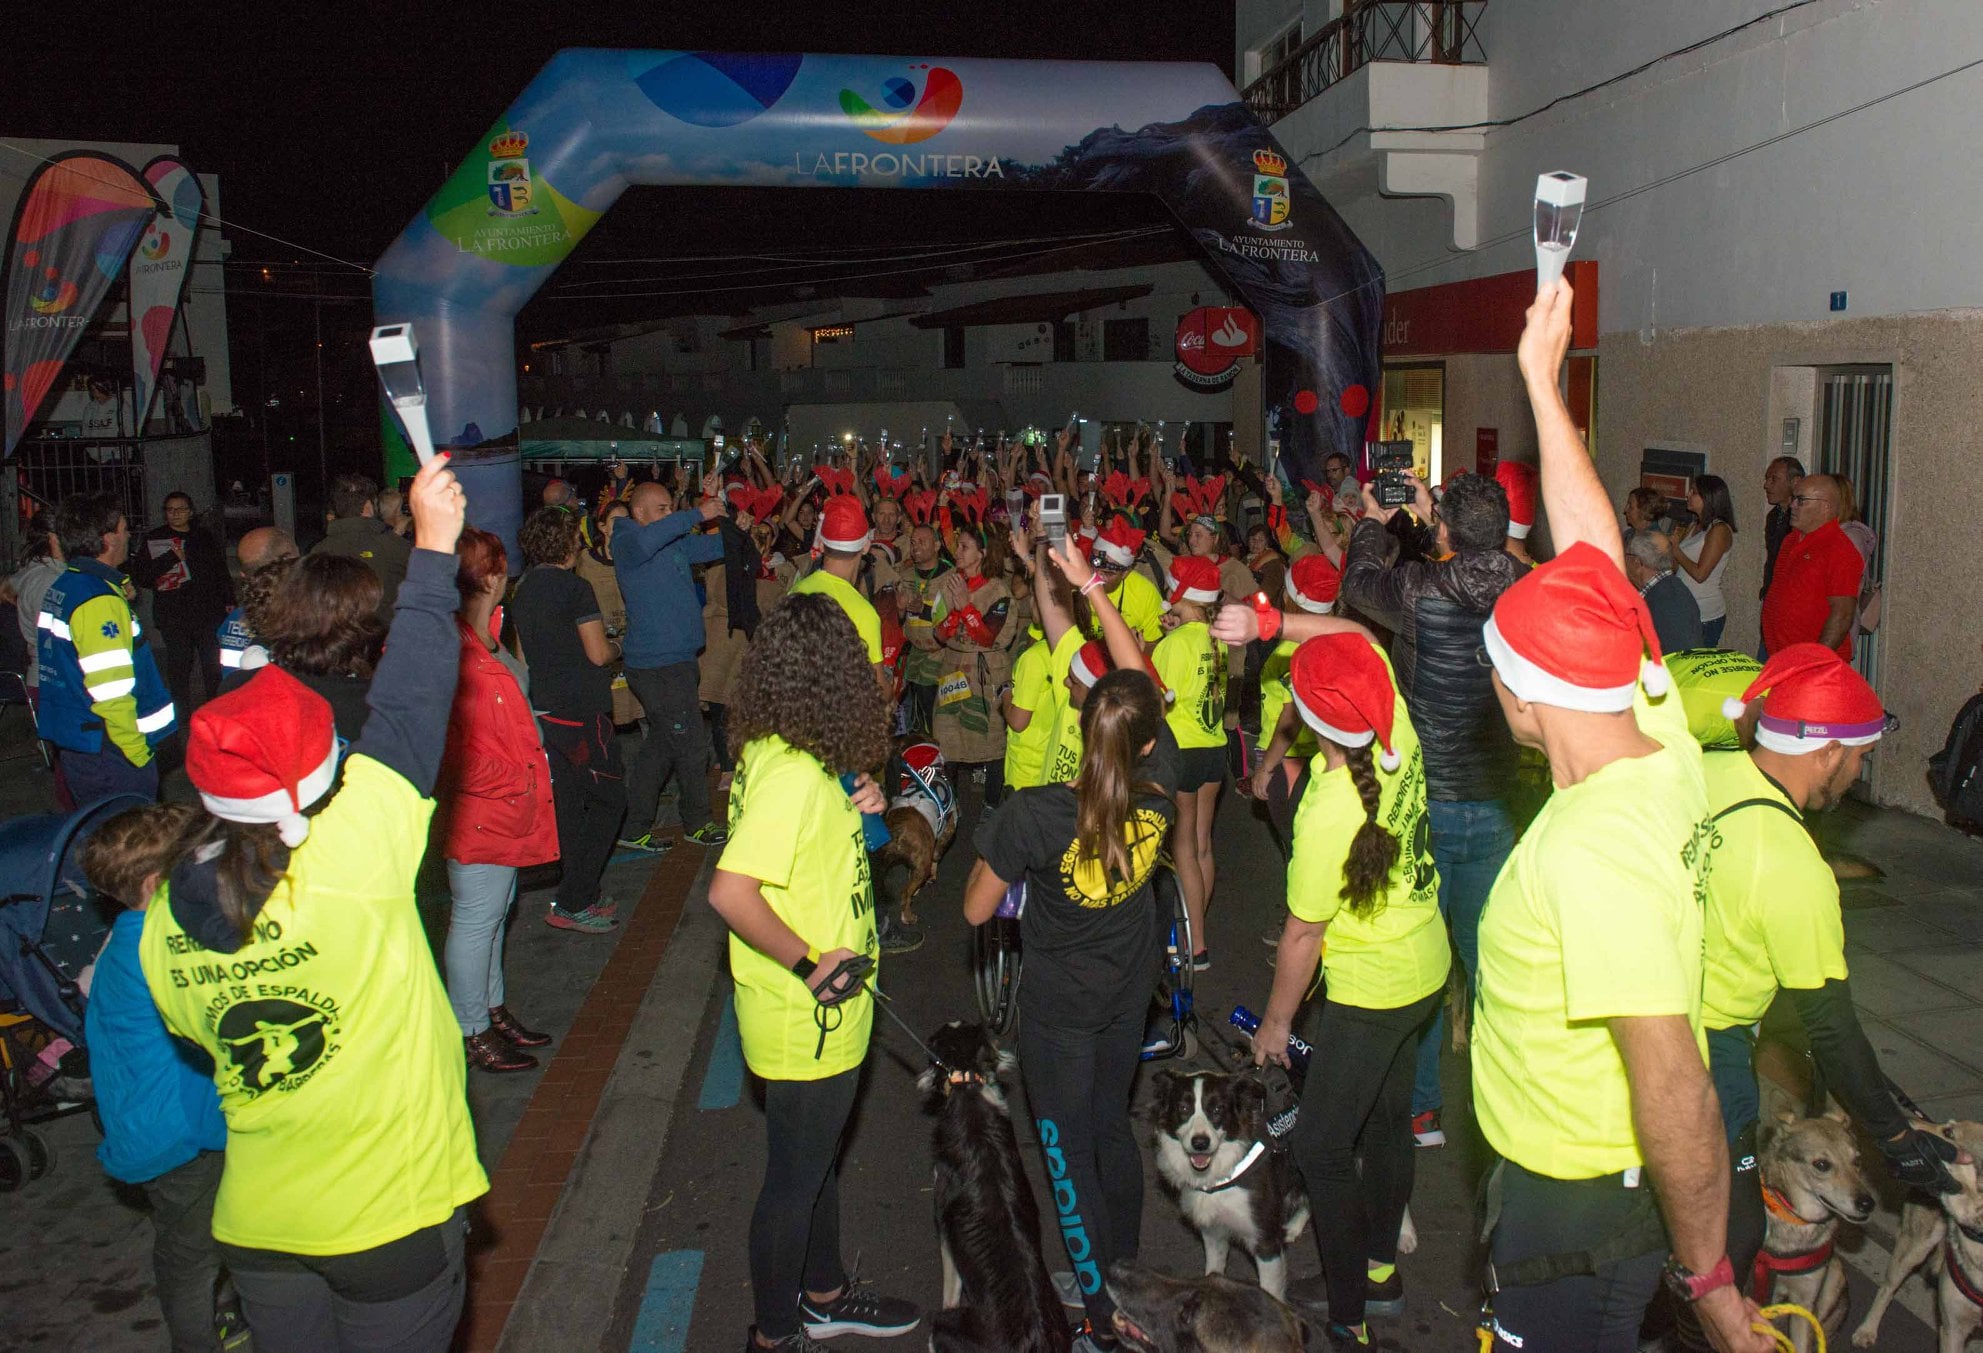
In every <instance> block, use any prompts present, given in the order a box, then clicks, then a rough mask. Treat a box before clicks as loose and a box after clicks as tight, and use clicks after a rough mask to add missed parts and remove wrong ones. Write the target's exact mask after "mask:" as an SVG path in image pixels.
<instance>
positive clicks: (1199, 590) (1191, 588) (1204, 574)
mask: <svg viewBox="0 0 1983 1353" xmlns="http://www.w3.org/2000/svg"><path fill="white" fill-rule="evenodd" d="M1223 595H1224V592H1223V591H1222V590H1221V588H1220V586H1219V566H1218V565H1217V564H1215V563H1213V562H1212V561H1211V560H1209V559H1205V558H1202V557H1200V556H1198V555H1195V554H1180V555H1177V556H1176V557H1175V558H1173V559H1172V560H1171V566H1170V570H1169V571H1168V572H1166V573H1165V574H1164V600H1165V601H1168V602H1170V603H1171V604H1172V605H1176V604H1177V603H1178V602H1180V601H1195V602H1198V603H1199V604H1200V605H1210V604H1211V603H1212V602H1215V601H1217V600H1218V599H1219V598H1220V597H1221V596H1223Z"/></svg>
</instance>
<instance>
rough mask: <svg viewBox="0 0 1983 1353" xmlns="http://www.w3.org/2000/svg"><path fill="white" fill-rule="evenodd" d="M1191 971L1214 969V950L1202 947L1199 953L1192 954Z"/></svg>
mask: <svg viewBox="0 0 1983 1353" xmlns="http://www.w3.org/2000/svg"><path fill="white" fill-rule="evenodd" d="M1191 971H1193V972H1210V971H1212V951H1211V950H1210V949H1200V950H1199V951H1198V952H1197V953H1195V954H1193V955H1192V956H1191Z"/></svg>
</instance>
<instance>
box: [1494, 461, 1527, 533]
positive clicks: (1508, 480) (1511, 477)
mask: <svg viewBox="0 0 1983 1353" xmlns="http://www.w3.org/2000/svg"><path fill="white" fill-rule="evenodd" d="M1494 482H1495V483H1497V484H1499V485H1500V486H1501V487H1502V488H1503V489H1504V490H1505V491H1506V492H1507V494H1508V534H1509V535H1511V536H1513V537H1514V538H1515V539H1517V540H1526V539H1528V534H1529V531H1530V530H1531V529H1532V528H1533V527H1534V526H1535V466H1533V465H1530V464H1528V463H1527V462H1525V461H1519V460H1504V461H1499V462H1497V463H1496V464H1495V466H1494Z"/></svg>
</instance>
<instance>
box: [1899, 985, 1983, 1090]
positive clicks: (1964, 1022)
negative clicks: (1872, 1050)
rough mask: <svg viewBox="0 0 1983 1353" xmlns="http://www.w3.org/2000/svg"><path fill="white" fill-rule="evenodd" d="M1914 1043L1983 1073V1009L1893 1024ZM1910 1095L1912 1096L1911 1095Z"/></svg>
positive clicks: (1941, 1013) (1945, 1012) (1943, 1012)
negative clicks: (1923, 1045)
mask: <svg viewBox="0 0 1983 1353" xmlns="http://www.w3.org/2000/svg"><path fill="white" fill-rule="evenodd" d="M1894 1023H1895V1024H1896V1025H1898V1026H1899V1027H1900V1028H1901V1029H1903V1030H1905V1031H1906V1033H1907V1036H1908V1037H1909V1038H1912V1039H1913V1040H1914V1041H1915V1042H1917V1043H1921V1044H1925V1045H1926V1046H1927V1047H1930V1048H1932V1049H1934V1050H1935V1051H1936V1052H1939V1053H1941V1054H1942V1055H1943V1056H1945V1057H1948V1058H1951V1059H1953V1060H1954V1061H1958V1062H1961V1063H1962V1064H1963V1065H1965V1066H1968V1067H1971V1068H1974V1069H1975V1070H1976V1071H1978V1072H1983V1009H1978V1008H1977V1007H1975V1006H1965V1007H1964V1008H1962V1009H1960V1010H1938V1011H1935V1012H1934V1013H1932V1014H1926V1015H1909V1016H1907V1017H1906V1018H1905V1019H1901V1020H1896V1021H1894ZM1910 1093H1912V1092H1911V1091H1910Z"/></svg>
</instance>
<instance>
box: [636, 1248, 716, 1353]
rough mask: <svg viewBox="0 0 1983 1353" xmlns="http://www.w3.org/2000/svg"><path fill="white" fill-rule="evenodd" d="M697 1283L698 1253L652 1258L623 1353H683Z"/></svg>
mask: <svg viewBox="0 0 1983 1353" xmlns="http://www.w3.org/2000/svg"><path fill="white" fill-rule="evenodd" d="M701 1281H702V1251H701V1250H667V1251H664V1252H662V1253H660V1254H657V1255H655V1256H654V1263H653V1265H652V1266H650V1267H649V1268H648V1270H647V1291H646V1292H645V1293H643V1294H642V1295H641V1298H640V1314H639V1315H638V1316H636V1317H635V1318H634V1322H633V1342H631V1343H630V1344H628V1345H627V1353H683V1351H684V1350H685V1349H687V1348H688V1346H689V1317H690V1316H691V1315H693V1314H694V1312H695V1289H696V1285H697V1284H698V1283H700V1282H701Z"/></svg>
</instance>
